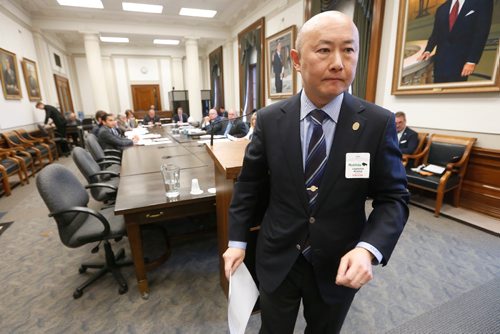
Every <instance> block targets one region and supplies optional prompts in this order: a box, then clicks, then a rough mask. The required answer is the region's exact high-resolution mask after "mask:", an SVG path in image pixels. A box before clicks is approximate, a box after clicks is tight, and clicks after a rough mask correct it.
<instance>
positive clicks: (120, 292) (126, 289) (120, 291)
mask: <svg viewBox="0 0 500 334" xmlns="http://www.w3.org/2000/svg"><path fill="white" fill-rule="evenodd" d="M127 291H128V286H127V285H125V286H121V287H120V288H119V289H118V293H119V294H120V295H123V294H125V293H127Z"/></svg>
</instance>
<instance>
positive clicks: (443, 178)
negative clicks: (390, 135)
mask: <svg viewBox="0 0 500 334" xmlns="http://www.w3.org/2000/svg"><path fill="white" fill-rule="evenodd" d="M475 142H476V138H468V137H458V136H447V135H439V134H433V135H431V136H430V137H429V139H428V141H427V145H426V146H425V148H424V150H423V151H422V152H420V153H418V154H411V155H408V156H407V157H406V158H407V159H414V160H415V161H421V162H422V164H425V165H429V164H432V165H437V166H441V167H444V168H445V170H444V171H443V173H442V174H435V173H421V172H416V171H413V170H412V169H411V168H410V166H407V167H406V176H407V178H408V186H409V187H415V188H418V189H424V190H427V191H431V192H435V193H436V206H435V208H434V215H435V216H436V217H438V216H439V213H440V211H441V206H442V204H443V198H444V194H445V193H446V192H448V191H452V192H453V205H454V206H458V205H459V202H460V193H461V190H462V182H463V179H464V175H465V172H466V170H467V164H468V162H469V157H470V153H471V150H472V146H473V145H474V143H475ZM423 174H426V175H423ZM427 174H429V175H427Z"/></svg>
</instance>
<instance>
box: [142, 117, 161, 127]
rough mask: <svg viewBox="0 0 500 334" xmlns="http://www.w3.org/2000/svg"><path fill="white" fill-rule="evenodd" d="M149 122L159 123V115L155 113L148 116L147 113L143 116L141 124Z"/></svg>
mask: <svg viewBox="0 0 500 334" xmlns="http://www.w3.org/2000/svg"><path fill="white" fill-rule="evenodd" d="M149 122H153V124H155V123H160V116H158V115H155V117H153V118H151V117H149V115H146V116H144V119H143V120H142V124H144V125H148V124H149Z"/></svg>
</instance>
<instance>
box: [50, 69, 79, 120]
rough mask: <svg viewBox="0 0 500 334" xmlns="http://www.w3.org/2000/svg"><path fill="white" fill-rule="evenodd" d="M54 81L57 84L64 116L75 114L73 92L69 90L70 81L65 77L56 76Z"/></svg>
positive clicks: (58, 96)
mask: <svg viewBox="0 0 500 334" xmlns="http://www.w3.org/2000/svg"><path fill="white" fill-rule="evenodd" d="M54 80H55V82H56V89H57V98H58V100H59V106H60V110H61V113H62V114H63V116H66V113H69V112H74V111H75V109H74V108H73V100H72V99H71V90H70V88H69V81H68V79H66V78H65V77H62V76H60V75H57V74H54Z"/></svg>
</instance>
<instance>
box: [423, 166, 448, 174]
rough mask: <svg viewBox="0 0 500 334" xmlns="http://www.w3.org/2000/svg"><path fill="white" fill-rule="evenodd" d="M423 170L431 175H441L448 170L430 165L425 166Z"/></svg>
mask: <svg viewBox="0 0 500 334" xmlns="http://www.w3.org/2000/svg"><path fill="white" fill-rule="evenodd" d="M422 170H424V171H426V172H431V173H434V174H439V175H440V174H443V173H444V171H445V170H446V168H445V167H441V166H438V165H433V164H429V165H427V166H425V167H424V168H422Z"/></svg>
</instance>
